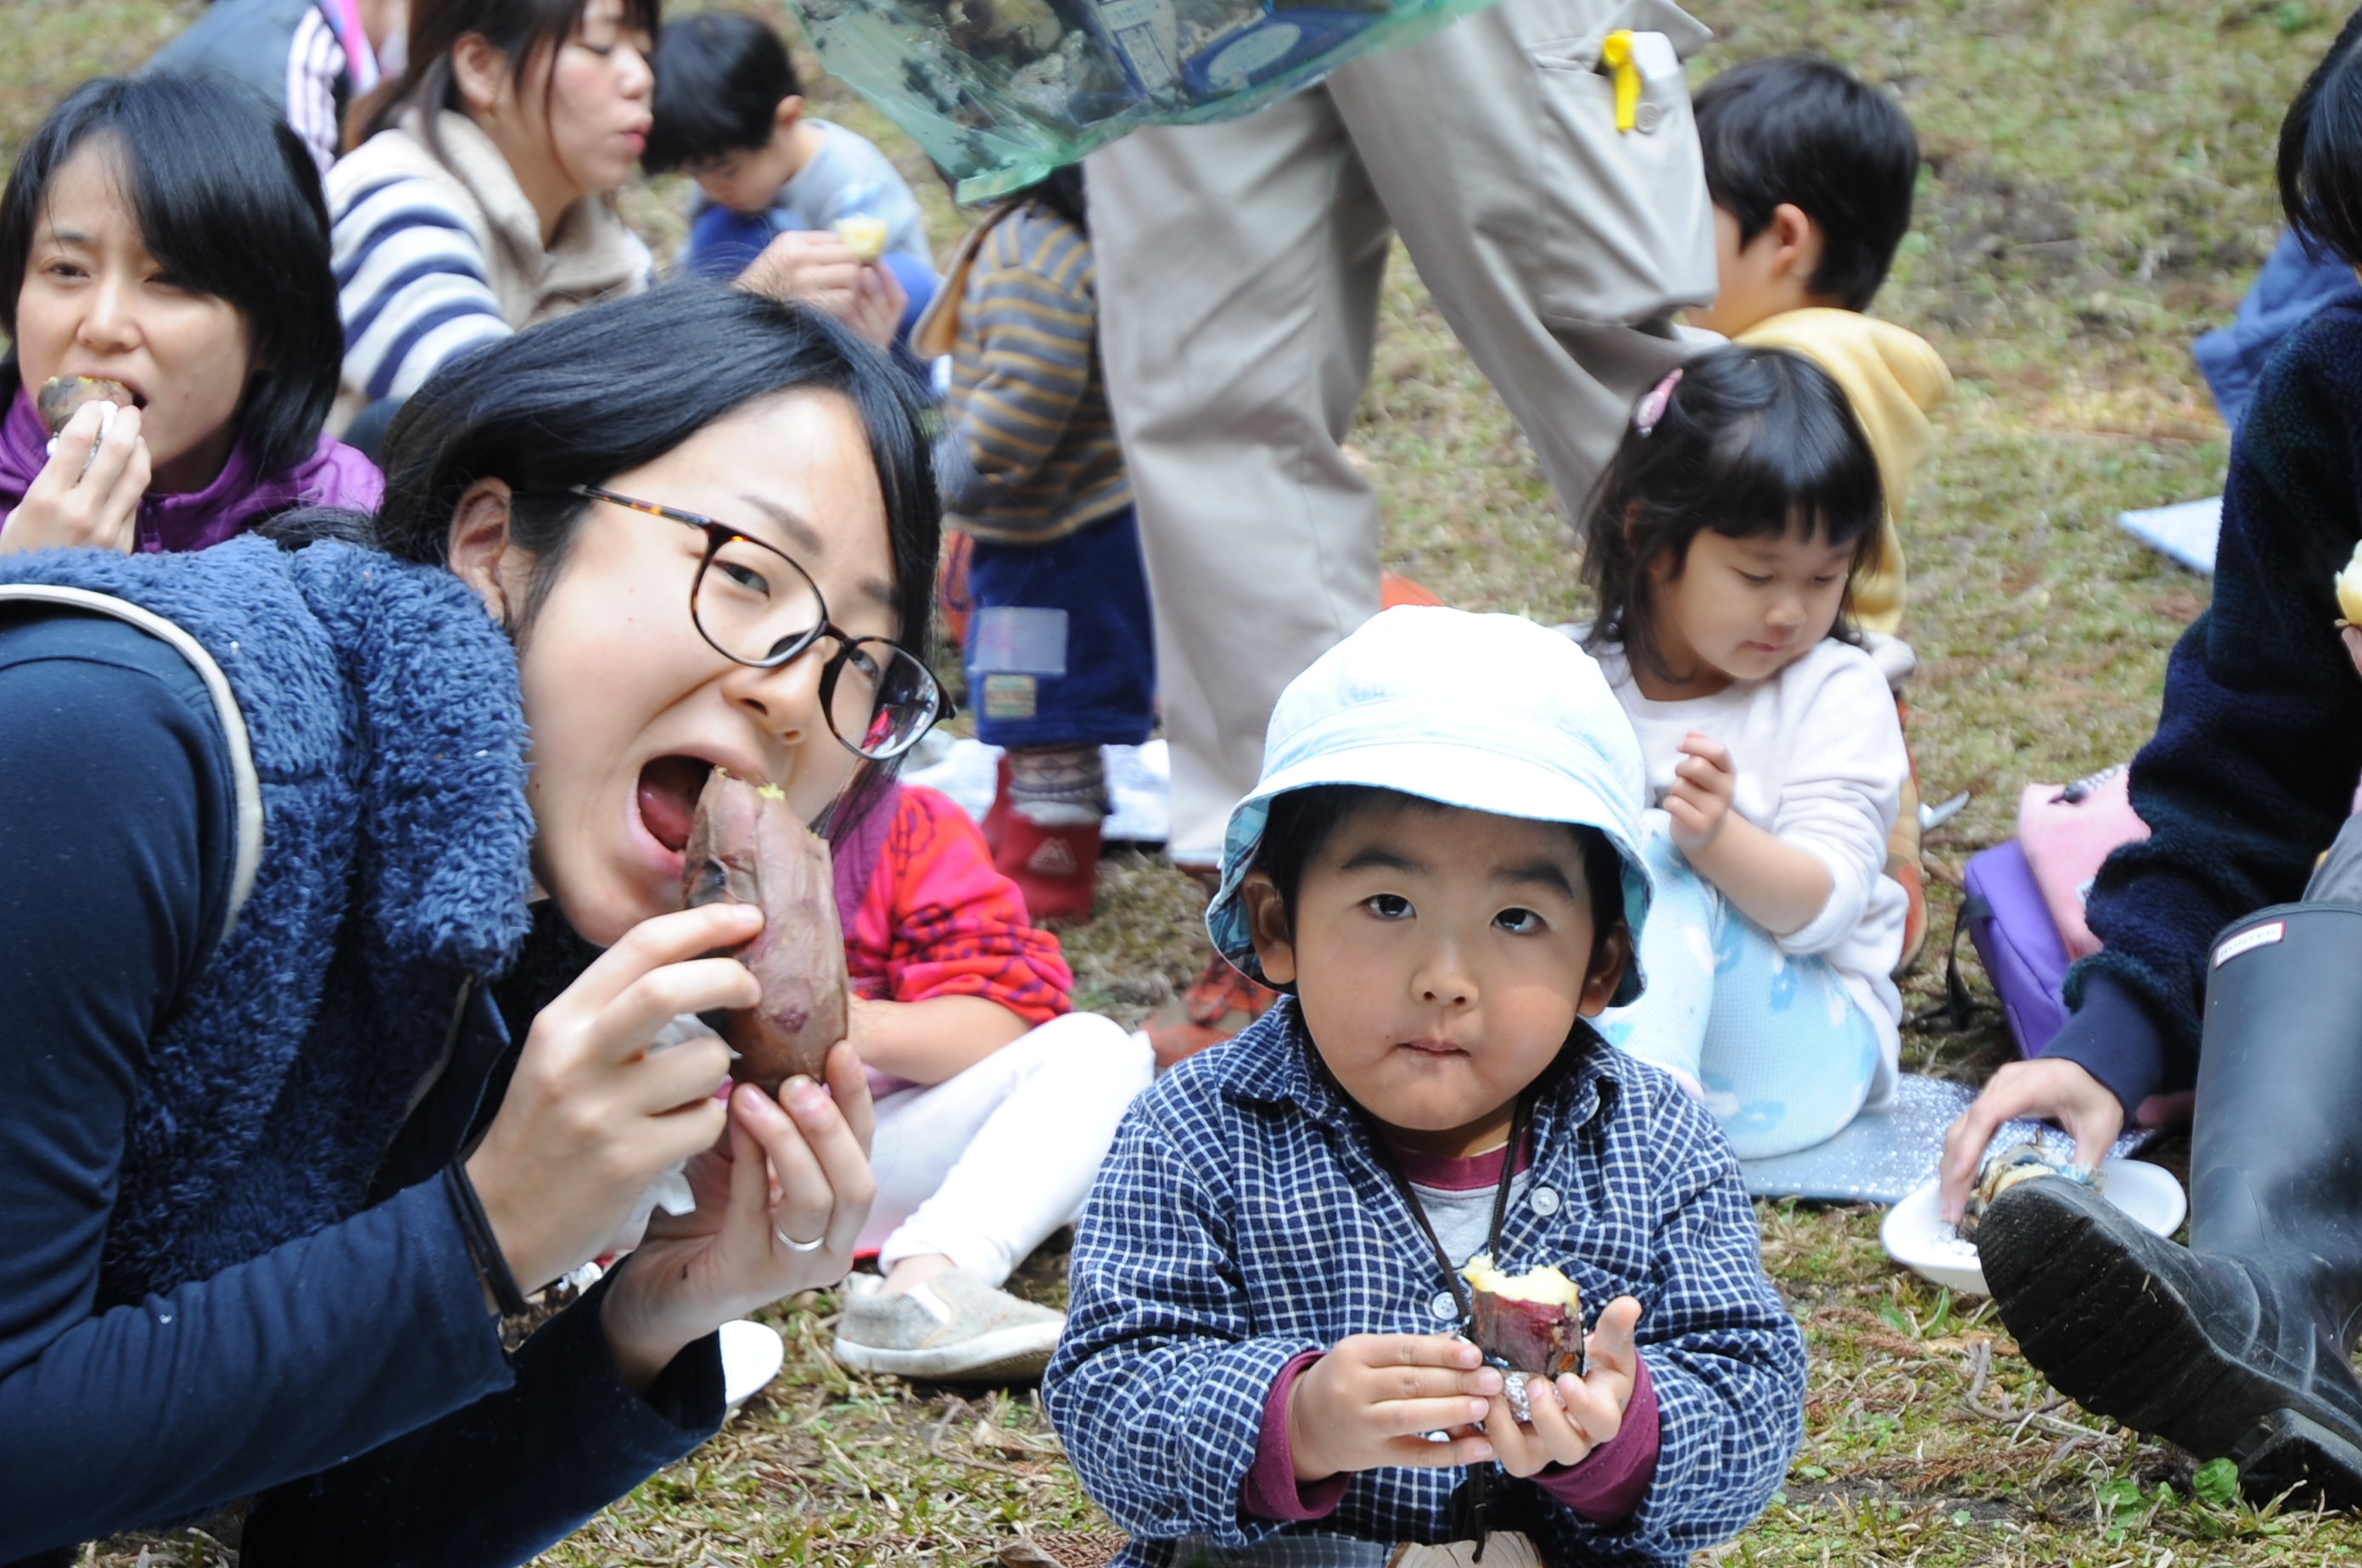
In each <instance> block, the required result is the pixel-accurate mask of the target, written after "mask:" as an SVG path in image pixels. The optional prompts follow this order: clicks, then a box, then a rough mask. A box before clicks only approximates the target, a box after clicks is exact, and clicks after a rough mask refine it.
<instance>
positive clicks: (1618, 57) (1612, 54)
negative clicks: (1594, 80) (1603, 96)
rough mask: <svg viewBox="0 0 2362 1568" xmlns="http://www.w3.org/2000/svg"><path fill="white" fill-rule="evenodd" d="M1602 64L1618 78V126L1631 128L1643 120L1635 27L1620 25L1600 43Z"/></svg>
mask: <svg viewBox="0 0 2362 1568" xmlns="http://www.w3.org/2000/svg"><path fill="white" fill-rule="evenodd" d="M1599 63H1600V64H1602V65H1604V66H1606V68H1607V71H1608V74H1609V75H1611V76H1613V77H1614V78H1615V79H1616V128H1617V130H1619V131H1629V130H1631V129H1632V128H1633V127H1635V126H1636V125H1638V124H1639V119H1640V67H1639V64H1638V63H1637V62H1636V61H1634V60H1633V59H1632V29H1631V28H1617V29H1616V30H1615V31H1614V32H1612V33H1610V34H1608V35H1607V37H1606V39H1605V40H1604V41H1603V42H1601V44H1600V46H1599Z"/></svg>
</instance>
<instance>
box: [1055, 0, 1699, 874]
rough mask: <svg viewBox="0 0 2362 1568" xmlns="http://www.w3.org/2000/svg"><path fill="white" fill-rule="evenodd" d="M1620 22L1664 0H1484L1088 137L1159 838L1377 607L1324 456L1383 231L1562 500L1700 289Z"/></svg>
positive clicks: (1691, 244)
mask: <svg viewBox="0 0 2362 1568" xmlns="http://www.w3.org/2000/svg"><path fill="white" fill-rule="evenodd" d="M1610 28H1636V29H1653V30H1656V31H1661V32H1664V33H1666V34H1667V35H1668V36H1669V37H1672V39H1673V40H1674V42H1675V44H1676V46H1677V47H1678V48H1680V49H1681V50H1682V52H1683V53H1687V52H1688V51H1689V50H1690V49H1692V48H1694V47H1695V45H1696V44H1697V43H1699V42H1702V41H1703V40H1704V39H1705V29H1703V28H1700V27H1699V26H1698V25H1697V24H1696V23H1695V22H1694V21H1692V20H1690V19H1689V17H1686V16H1684V15H1683V14H1682V13H1681V12H1679V11H1677V10H1674V9H1673V8H1672V6H1670V5H1668V4H1665V3H1664V0H1501V4H1499V5H1497V6H1494V7H1493V8H1491V9H1489V10H1486V11H1483V12H1480V13H1478V14H1476V15H1475V16H1473V17H1466V18H1464V19H1462V20H1461V21H1459V22H1456V23H1454V24H1452V25H1451V26H1450V27H1448V28H1445V29H1444V30H1443V31H1441V32H1440V33H1438V34H1437V35H1436V36H1434V37H1433V38H1431V39H1427V40H1426V41H1424V42H1422V43H1418V44H1414V45H1412V46H1410V47H1409V48H1407V49H1402V50H1395V51H1393V52H1391V53H1388V54H1384V55H1379V56H1377V57H1375V58H1373V59H1367V60H1360V61H1354V62H1352V64H1350V65H1347V66H1346V67H1344V68H1343V69H1342V70H1341V71H1339V72H1337V73H1336V74H1335V75H1333V76H1332V77H1330V79H1329V81H1328V82H1327V83H1325V84H1323V85H1321V86H1319V87H1315V88H1310V89H1308V90H1307V91H1305V92H1302V93H1298V94H1295V95H1293V96H1291V97H1288V98H1286V99H1283V100H1281V101H1280V102H1278V103H1276V104H1275V105H1272V106H1271V107H1269V108H1267V109H1264V110H1263V111H1261V112H1260V113H1257V114H1255V115H1253V116H1249V117H1248V118H1246V119H1242V120H1237V121H1233V122H1231V123H1229V124H1226V125H1216V126H1192V127H1160V128H1153V129H1148V130H1142V131H1137V132H1134V133H1133V134H1132V135H1131V136H1129V137H1127V138H1125V139H1123V140H1122V141H1120V142H1117V143H1115V144H1114V145H1113V146H1110V147H1108V148H1106V149H1102V150H1100V151H1099V152H1098V153H1095V154H1093V155H1092V157H1091V160H1090V164H1089V180H1090V204H1091V232H1092V243H1093V247H1094V249H1095V250H1096V252H1097V257H1098V298H1099V312H1100V325H1099V331H1100V339H1101V348H1102V354H1103V357H1104V359H1105V364H1106V370H1107V379H1108V391H1109V396H1110V399H1111V401H1112V403H1113V404H1114V411H1115V419H1116V426H1117V429H1118V431H1119V433H1120V436H1121V437H1122V440H1123V447H1124V455H1125V458H1126V460H1127V461H1128V462H1129V464H1130V465H1131V480H1132V488H1133V491H1134V493H1135V495H1136V497H1137V501H1138V505H1139V515H1140V532H1141V544H1142V549H1143V552H1144V554H1145V557H1146V559H1147V564H1148V577H1149V583H1150V588H1151V591H1152V594H1153V599H1154V602H1155V613H1156V659H1157V673H1158V678H1159V685H1160V688H1161V693H1162V699H1163V705H1164V727H1165V733H1166V734H1167V735H1168V736H1169V737H1170V739H1171V742H1172V749H1173V837H1172V840H1171V847H1172V853H1173V857H1174V858H1175V860H1176V861H1179V862H1181V863H1183V864H1185V865H1189V864H1199V865H1204V864H1211V863H1213V862H1216V861H1218V860H1219V859H1220V855H1221V845H1222V833H1223V829H1224V827H1225V825H1226V823H1227V822H1228V820H1229V816H1230V812H1231V807H1232V806H1233V805H1234V804H1236V803H1237V801H1238V800H1239V799H1240V798H1241V797H1242V796H1243V795H1244V794H1246V793H1247V792H1248V791H1249V790H1252V789H1253V786H1254V782H1255V779H1256V777H1257V776H1258V774H1259V772H1260V771H1261V768H1262V763H1263V744H1264V727H1265V725H1266V724H1267V723H1269V721H1270V718H1271V710H1272V705H1273V703H1274V702H1275V701H1276V700H1277V698H1278V696H1279V693H1280V691H1281V690H1282V689H1283V688H1285V687H1286V684H1287V683H1288V682H1289V681H1290V680H1292V679H1295V678H1296V676H1297V674H1299V673H1301V672H1302V671H1303V669H1304V668H1306V667H1307V666H1308V665H1309V664H1310V663H1311V662H1312V661H1313V660H1314V659H1316V658H1318V657H1319V656H1320V654H1321V653H1322V652H1323V651H1325V650H1326V649H1327V648H1328V647H1329V646H1330V645H1331V644H1333V643H1335V642H1336V641H1337V640H1338V639H1340V638H1341V637H1343V636H1344V635H1346V634H1348V633H1349V632H1351V631H1352V630H1353V628H1354V627H1356V626H1358V625H1360V624H1361V623H1362V622H1363V620H1365V619H1367V618H1368V617H1369V616H1370V615H1372V614H1374V613H1376V610H1377V606H1378V509H1377V502H1376V499H1375V497H1374V495H1373V494H1372V492H1371V490H1370V487H1369V485H1368V483H1367V482H1366V481H1364V480H1363V479H1362V477H1361V476H1360V475H1359V474H1358V473H1357V472H1355V470H1354V469H1353V467H1352V464H1350V463H1349V462H1348V461H1347V460H1346V458H1345V455H1344V452H1343V449H1342V448H1343V443H1344V441H1345V438H1346V436H1347V435H1348V433H1349V432H1350V430H1351V428H1352V419H1353V412H1354V410H1355V408H1356V407H1357V406H1358V405H1359V403H1360V402H1361V395H1362V388H1363V382H1364V381H1367V380H1368V377H1369V372H1370V353H1371V343H1372V337H1373V334H1374V330H1375V326H1376V319H1377V306H1378V291H1379V285H1380V283H1381V282H1382V281H1383V278H1384V274H1385V261H1386V253H1387V248H1388V243H1389V240H1390V239H1391V237H1392V236H1393V234H1394V233H1395V232H1396V231H1397V230H1399V232H1400V233H1401V235H1402V237H1403V241H1404V243H1405V244H1406V245H1407V247H1408V248H1409V250H1410V254H1411V259H1412V261H1413V262H1414V263H1415V264H1416V265H1417V266H1418V272H1419V276H1420V277H1421V278H1422V279H1423V280H1424V281H1425V282H1426V283H1427V286H1428V289H1429V292H1430V293H1431V294H1432V295H1433V297H1434V299H1435V302H1436V304H1437V305H1438V306H1439V307H1440V309H1441V310H1442V312H1443V315H1444V318H1445V319H1446V320H1447V321H1448V322H1450V323H1451V329H1452V331H1453V332H1455V333H1456V334H1458V336H1459V338H1460V341H1461V342H1462V344H1463V345H1465V346H1466V348H1467V349H1468V352H1469V355H1470V357H1471V358H1473V359H1474V360H1475V362H1476V365H1477V367H1478V368H1479V369H1480V370H1483V371H1484V372H1485V376H1486V377H1487V378H1489V379H1490V380H1491V381H1492V383H1493V385H1494V386H1495V387H1496V388H1497V389H1498V390H1499V392H1500V393H1501V395H1502V398H1503V399H1504V400H1505V401H1506V402H1507V404H1508V407H1509V411H1510V413H1511V414H1514V415H1516V417H1517V420H1518V425H1520V426H1522V427H1523V429H1524V431H1525V433H1526V436H1527V439H1528V440H1529V441H1530V442H1531V443H1532V445H1533V447H1534V450H1535V452H1536V454H1537V455H1538V456H1539V458H1540V461H1541V466H1542V471H1543V472H1544V474H1545V475H1547V476H1548V477H1549V479H1550V480H1551V484H1552V485H1553V486H1555V487H1556V489H1557V491H1558V493H1559V496H1560V499H1561V502H1562V504H1564V505H1565V506H1566V507H1567V508H1568V509H1569V511H1570V512H1573V511H1574V510H1575V509H1577V508H1579V507H1580V506H1581V505H1582V503H1583V500H1584V495H1585V493H1586V492H1587V491H1588V490H1589V488H1590V486H1591V483H1592V480H1594V478H1595V476H1596V474H1597V473H1598V471H1599V469H1600V468H1601V466H1602V465H1603V464H1604V463H1605V462H1606V458H1607V457H1608V456H1609V454H1610V453H1611V452H1612V451H1613V450H1614V448H1615V445H1616V442H1617V437H1618V435H1619V433H1620V432H1621V430H1622V428H1623V425H1624V422H1625V419H1626V416H1627V414H1628V411H1629V409H1630V408H1631V405H1632V403H1633V402H1634V401H1635V400H1636V399H1637V398H1638V397H1639V394H1640V393H1641V392H1645V391H1646V390H1647V389H1648V388H1649V387H1650V385H1651V384H1653V383H1654V382H1655V381H1657V380H1658V378H1660V377H1661V376H1662V375H1663V374H1664V373H1665V371H1666V370H1668V369H1670V368H1671V367H1672V365H1674V364H1676V363H1678V362H1679V361H1680V360H1681V359H1683V357H1684V356H1685V354H1686V353H1687V352H1688V350H1686V349H1685V348H1683V346H1682V345H1681V344H1679V343H1678V342H1676V341H1674V340H1672V337H1670V334H1669V328H1668V326H1667V325H1666V324H1667V322H1668V320H1669V318H1670V315H1671V313H1672V311H1673V310H1675V309H1676V308H1678V307H1679V306H1682V305H1685V304H1702V303H1704V302H1705V301H1707V300H1710V299H1711V298H1712V297H1713V295H1714V291H1715V271H1714V252H1713V240H1712V226H1711V224H1710V222H1708V221H1705V219H1704V216H1703V215H1704V214H1705V194H1704V190H1705V187H1704V175H1703V173H1702V172H1701V171H1700V170H1699V167H1698V162H1697V152H1696V140H1695V134H1694V128H1693V127H1690V126H1689V121H1688V117H1687V116H1688V108H1687V104H1686V101H1685V100H1684V101H1683V102H1682V103H1681V104H1680V105H1679V110H1678V115H1679V123H1678V125H1673V126H1669V127H1666V129H1665V132H1664V133H1662V134H1657V135H1652V136H1647V137H1640V136H1628V137H1623V138H1618V137H1617V135H1616V134H1615V132H1614V130H1613V127H1612V125H1611V126H1608V127H1607V128H1606V129H1605V130H1603V129H1602V128H1601V127H1602V125H1603V124H1605V121H1604V120H1603V118H1602V116H1610V109H1609V107H1608V105H1609V104H1610V103H1611V102H1612V97H1611V94H1612V89H1611V88H1610V87H1609V85H1608V81H1607V78H1606V77H1605V76H1603V75H1600V74H1597V73H1596V72H1594V71H1593V69H1592V66H1593V63H1594V62H1595V61H1596V59H1597V55H1598V42H1599V39H1601V38H1603V37H1604V36H1605V35H1606V32H1607V31H1608V30H1609V29H1610Z"/></svg>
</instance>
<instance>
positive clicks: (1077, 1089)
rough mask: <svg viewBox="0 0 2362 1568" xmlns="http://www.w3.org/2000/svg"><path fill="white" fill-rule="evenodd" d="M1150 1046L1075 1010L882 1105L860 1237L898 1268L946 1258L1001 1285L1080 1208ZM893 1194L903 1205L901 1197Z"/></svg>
mask: <svg viewBox="0 0 2362 1568" xmlns="http://www.w3.org/2000/svg"><path fill="white" fill-rule="evenodd" d="M1150 1076H1151V1074H1150V1066H1149V1059H1148V1049H1147V1047H1146V1046H1145V1045H1143V1044H1142V1043H1140V1041H1139V1040H1138V1039H1136V1038H1135V1037H1133V1036H1131V1035H1130V1034H1128V1033H1126V1032H1124V1030H1123V1029H1122V1028H1121V1027H1120V1025H1118V1024H1116V1023H1114V1022H1113V1021H1109V1020H1108V1019H1104V1018H1101V1017H1099V1016H1098V1014H1096V1013H1087V1012H1076V1013H1068V1014H1067V1015H1066V1016H1065V1017H1064V1018H1054V1019H1052V1020H1051V1021H1049V1022H1047V1023H1045V1024H1043V1025H1042V1026H1041V1027H1040V1028H1039V1029H1036V1030H1034V1031H1032V1032H1031V1033H1029V1034H1026V1035H1024V1036H1022V1037H1021V1038H1020V1039H1018V1040H1016V1041H1014V1042H1012V1043H1010V1044H1008V1045H1005V1046H1003V1047H1001V1048H1000V1049H999V1050H998V1051H995V1052H994V1053H993V1054H992V1055H989V1056H987V1057H986V1058H985V1059H984V1060H983V1061H981V1062H978V1063H977V1065H976V1066H973V1067H970V1068H969V1069H968V1070H967V1071H966V1072H964V1073H962V1074H960V1075H959V1076H958V1077H954V1078H950V1079H947V1080H945V1081H944V1082H943V1083H940V1084H936V1085H934V1086H933V1088H927V1089H923V1090H919V1091H914V1092H913V1091H906V1094H907V1095H908V1097H909V1099H910V1101H911V1103H910V1104H908V1105H907V1106H903V1107H899V1108H897V1109H896V1110H895V1112H894V1113H893V1115H892V1117H891V1119H890V1120H889V1118H888V1117H887V1115H886V1114H884V1111H885V1108H886V1107H887V1106H888V1105H890V1104H892V1103H893V1102H894V1101H896V1100H900V1099H904V1098H905V1096H904V1095H894V1096H889V1097H888V1099H886V1100H884V1101H881V1102H879V1103H880V1112H881V1114H880V1116H879V1120H878V1128H877V1140H876V1152H875V1154H873V1156H872V1163H873V1165H875V1166H876V1168H877V1188H878V1196H877V1204H876V1205H875V1206H874V1207H873V1208H872V1209H871V1211H870V1220H869V1224H868V1226H867V1228H866V1229H865V1230H864V1231H863V1232H862V1238H861V1242H860V1245H861V1247H862V1248H864V1249H866V1248H867V1247H870V1246H877V1248H878V1257H877V1261H878V1264H879V1265H880V1266H881V1267H884V1268H888V1269H890V1268H892V1267H893V1266H894V1264H896V1263H898V1262H900V1260H901V1259H903V1258H906V1257H917V1256H922V1255H925V1254H940V1255H942V1256H944V1257H947V1258H949V1259H951V1260H952V1264H953V1265H954V1266H955V1267H957V1268H963V1269H966V1270H967V1271H968V1272H969V1273H971V1274H973V1275H977V1277H979V1278H981V1279H982V1280H983V1281H984V1282H985V1283H986V1284H988V1285H994V1286H997V1285H999V1284H1000V1282H1001V1281H1003V1280H1005V1279H1007V1278H1008V1277H1009V1275H1010V1271H1011V1270H1012V1269H1014V1268H1015V1267H1016V1266H1017V1265H1018V1264H1021V1263H1022V1262H1023V1261H1024V1260H1025V1256H1026V1254H1027V1253H1031V1252H1032V1250H1033V1249H1034V1248H1035V1247H1037V1246H1039V1245H1041V1243H1042V1242H1043V1238H1044V1237H1046V1236H1048V1235H1049V1234H1050V1232H1051V1231H1054V1230H1056V1229H1057V1228H1058V1227H1059V1226H1061V1225H1063V1224H1065V1223H1066V1221H1068V1220H1071V1219H1073V1218H1074V1217H1075V1215H1076V1213H1077V1212H1079V1211H1080V1209H1081V1208H1082V1203H1083V1199H1084V1198H1086V1197H1087V1196H1088V1195H1089V1193H1090V1187H1091V1182H1092V1180H1093V1179H1094V1178H1095V1177H1096V1176H1098V1168H1099V1162H1100V1161H1101V1160H1103V1159H1105V1158H1106V1157H1107V1152H1108V1147H1109V1144H1111V1143H1114V1141H1115V1130H1116V1123H1118V1122H1119V1121H1122V1120H1123V1112H1124V1109H1125V1108H1126V1107H1127V1106H1129V1105H1130V1104H1131V1100H1132V1098H1133V1097H1134V1096H1135V1095H1137V1094H1138V1093H1139V1092H1140V1091H1141V1090H1142V1089H1144V1088H1147V1087H1148V1084H1149V1078H1150ZM889 1194H890V1197H891V1199H892V1201H891V1202H890V1204H889Z"/></svg>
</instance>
